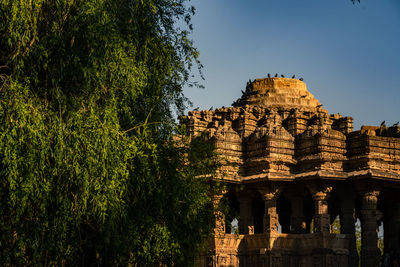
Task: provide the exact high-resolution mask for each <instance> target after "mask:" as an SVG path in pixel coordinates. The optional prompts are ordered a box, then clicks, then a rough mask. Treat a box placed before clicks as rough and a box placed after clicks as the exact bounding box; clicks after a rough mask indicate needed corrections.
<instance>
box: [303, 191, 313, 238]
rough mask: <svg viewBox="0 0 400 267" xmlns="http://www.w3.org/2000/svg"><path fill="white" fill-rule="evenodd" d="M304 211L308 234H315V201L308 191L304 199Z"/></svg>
mask: <svg viewBox="0 0 400 267" xmlns="http://www.w3.org/2000/svg"><path fill="white" fill-rule="evenodd" d="M303 205H304V207H303V210H304V219H305V222H306V233H312V232H313V217H314V213H315V205H314V200H313V199H312V196H311V194H310V192H308V191H307V193H306V195H305V197H304V202H303Z"/></svg>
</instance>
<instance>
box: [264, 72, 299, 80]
mask: <svg viewBox="0 0 400 267" xmlns="http://www.w3.org/2000/svg"><path fill="white" fill-rule="evenodd" d="M278 76H279V75H278V73H276V74H275V76H274V77H275V78H276V77H278ZM267 77H268V78H271V73H268V74H267ZM281 77H282V78H285V75H283V74H281ZM292 79H296V75H293V76H292ZM299 80H300V81H303V80H304V79H303V78H300V79H299Z"/></svg>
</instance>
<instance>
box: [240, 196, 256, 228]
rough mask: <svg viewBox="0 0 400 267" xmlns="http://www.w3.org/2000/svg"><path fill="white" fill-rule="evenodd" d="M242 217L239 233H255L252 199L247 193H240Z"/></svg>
mask: <svg viewBox="0 0 400 267" xmlns="http://www.w3.org/2000/svg"><path fill="white" fill-rule="evenodd" d="M239 203H240V217H239V234H244V235H248V234H250V235H252V234H254V220H253V214H252V206H251V204H252V199H251V197H250V196H249V195H247V194H242V195H239Z"/></svg>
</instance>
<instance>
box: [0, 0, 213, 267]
mask: <svg viewBox="0 0 400 267" xmlns="http://www.w3.org/2000/svg"><path fill="white" fill-rule="evenodd" d="M185 2H186V1H185V0H175V1H169V0H146V1H142V0H130V1H128V0H120V1H115V0H57V1H44V0H37V1H27V0H21V1H14V0H0V16H1V18H2V19H1V20H0V36H1V38H0V181H1V182H0V199H1V205H0V262H2V263H3V264H5V265H7V264H13V265H45V266H48V265H127V264H131V265H138V266H156V265H157V266H159V265H160V264H166V265H172V264H174V265H177V266H179V265H182V266H187V265H190V264H191V263H192V261H193V257H194V256H195V253H196V251H197V249H198V248H199V244H200V243H201V241H202V240H203V239H204V237H205V236H207V235H208V234H209V233H210V232H211V227H212V225H211V224H210V222H211V220H210V218H211V217H212V208H211V206H210V205H211V202H210V198H209V194H208V192H209V190H210V187H209V184H208V181H206V178H198V176H199V175H202V176H204V175H205V174H210V173H213V171H214V170H215V166H216V165H215V155H214V152H213V149H212V147H211V146H207V145H206V146H204V145H202V142H201V141H196V142H192V144H190V143H189V141H188V140H186V139H185V137H183V138H182V140H181V142H180V144H179V145H177V143H176V142H175V141H174V140H173V138H172V136H173V131H174V130H179V129H176V126H175V125H174V121H173V119H172V112H173V108H174V107H175V108H174V109H175V110H176V111H177V112H178V113H181V112H182V111H183V109H184V107H185V106H184V105H185V103H187V100H186V99H185V97H184V96H183V95H182V86H183V85H184V84H185V83H188V71H189V70H190V68H191V67H192V64H199V63H198V59H197V57H198V52H197V50H196V49H195V48H193V45H192V43H191V41H190V40H189V39H188V34H189V31H190V29H191V27H192V26H191V24H190V17H191V15H193V13H194V9H193V8H187V6H186V3H185ZM179 21H184V22H185V23H180V25H181V27H183V25H187V27H188V28H189V30H185V29H183V30H182V29H180V28H179V27H177V23H179Z"/></svg>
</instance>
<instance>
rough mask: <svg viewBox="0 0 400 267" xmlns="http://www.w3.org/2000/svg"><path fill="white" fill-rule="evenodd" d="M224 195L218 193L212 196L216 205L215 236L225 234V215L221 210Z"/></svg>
mask: <svg viewBox="0 0 400 267" xmlns="http://www.w3.org/2000/svg"><path fill="white" fill-rule="evenodd" d="M223 196H224V195H223V194H218V195H214V196H213V198H212V200H213V206H214V216H215V228H214V234H215V236H223V235H225V215H224V214H223V213H222V212H221V211H220V210H219V204H220V201H221V199H222V198H223Z"/></svg>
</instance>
